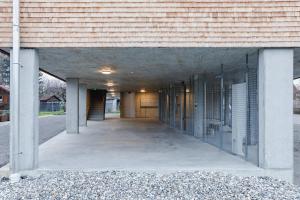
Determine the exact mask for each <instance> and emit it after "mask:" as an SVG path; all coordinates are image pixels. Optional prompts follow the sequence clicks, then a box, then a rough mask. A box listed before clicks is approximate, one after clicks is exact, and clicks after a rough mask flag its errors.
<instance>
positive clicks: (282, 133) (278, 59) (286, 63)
mask: <svg viewBox="0 0 300 200" xmlns="http://www.w3.org/2000/svg"><path fill="white" fill-rule="evenodd" d="M258 85H259V86H258V92H259V107H258V108H259V166H260V167H262V168H265V169H269V170H271V171H272V170H275V172H274V174H275V175H276V176H279V177H281V178H284V179H287V180H292V179H293V49H263V50H260V52H259V69H258Z"/></svg>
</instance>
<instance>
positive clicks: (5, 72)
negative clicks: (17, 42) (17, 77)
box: [0, 52, 10, 86]
mask: <svg viewBox="0 0 300 200" xmlns="http://www.w3.org/2000/svg"><path fill="white" fill-rule="evenodd" d="M9 64H10V63H9V56H7V55H4V54H3V53H1V52H0V85H4V86H9Z"/></svg>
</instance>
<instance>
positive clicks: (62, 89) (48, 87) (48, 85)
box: [43, 78, 66, 101]
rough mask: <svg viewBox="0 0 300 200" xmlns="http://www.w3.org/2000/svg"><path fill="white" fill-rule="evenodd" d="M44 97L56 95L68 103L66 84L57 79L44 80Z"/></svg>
mask: <svg viewBox="0 0 300 200" xmlns="http://www.w3.org/2000/svg"><path fill="white" fill-rule="evenodd" d="M43 84H44V90H43V96H51V95H56V96H57V97H59V98H60V99H61V100H63V101H66V84H65V82H63V81H61V80H58V79H56V78H50V79H49V78H43Z"/></svg>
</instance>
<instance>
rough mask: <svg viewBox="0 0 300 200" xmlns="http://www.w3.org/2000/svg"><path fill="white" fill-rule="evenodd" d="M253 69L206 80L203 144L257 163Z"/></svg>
mask: <svg viewBox="0 0 300 200" xmlns="http://www.w3.org/2000/svg"><path fill="white" fill-rule="evenodd" d="M257 111H258V110H257V68H250V69H246V67H244V68H242V67H241V68H239V69H236V70H231V71H224V72H222V73H220V74H213V75H212V74H210V75H207V76H206V79H205V82H204V116H205V119H204V120H203V123H204V126H205V130H204V141H206V142H208V143H210V144H212V145H214V146H217V147H218V148H221V149H223V150H225V151H227V152H230V153H233V154H236V155H239V156H241V157H244V158H246V159H247V160H249V161H251V162H253V163H257V159H258V156H257V155H258V148H257V146H258V145H257V144H258V121H257V120H258V116H257V115H258V114H257V113H258V112H257Z"/></svg>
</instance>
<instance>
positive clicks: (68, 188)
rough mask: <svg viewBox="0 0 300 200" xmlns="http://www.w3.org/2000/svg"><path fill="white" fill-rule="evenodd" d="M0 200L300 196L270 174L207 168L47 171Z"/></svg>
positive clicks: (3, 192) (9, 188) (4, 186)
mask: <svg viewBox="0 0 300 200" xmlns="http://www.w3.org/2000/svg"><path fill="white" fill-rule="evenodd" d="M0 199H189V200H191V199H209V200H213V199H230V200H233V199H239V200H240V199H272V200H273V199H287V200H292V199H300V188H299V187H296V186H294V185H292V184H289V183H287V182H284V181H278V180H274V179H271V178H267V177H260V178H257V177H247V178H241V177H237V176H231V175H225V174H222V173H208V172H176V173H170V174H164V175H163V174H160V175H159V174H156V173H154V172H126V171H109V172H75V171H52V172H50V171H48V172H46V171H45V172H41V175H39V176H38V177H35V178H33V177H26V178H25V179H22V180H21V181H20V182H19V183H14V184H11V183H10V182H9V181H8V180H7V179H5V178H2V180H1V182H0Z"/></svg>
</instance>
